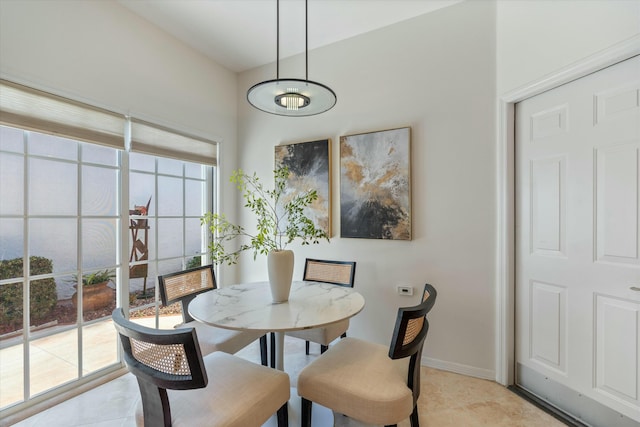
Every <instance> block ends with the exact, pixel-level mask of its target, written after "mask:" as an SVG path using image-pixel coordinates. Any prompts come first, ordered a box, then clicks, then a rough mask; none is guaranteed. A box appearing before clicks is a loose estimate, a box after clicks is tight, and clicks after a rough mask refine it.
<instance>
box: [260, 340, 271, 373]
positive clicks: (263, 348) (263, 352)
mask: <svg viewBox="0 0 640 427" xmlns="http://www.w3.org/2000/svg"><path fill="white" fill-rule="evenodd" d="M260 362H261V363H262V366H269V360H268V359H267V334H264V335H263V336H261V337H260Z"/></svg>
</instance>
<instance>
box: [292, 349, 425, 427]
mask: <svg viewBox="0 0 640 427" xmlns="http://www.w3.org/2000/svg"><path fill="white" fill-rule="evenodd" d="M388 354H389V347H388V346H383V345H380V344H376V343H371V342H367V341H363V340H359V339H357V338H350V337H348V338H343V339H341V340H340V341H338V343H336V344H335V345H334V346H332V347H331V348H330V349H329V350H328V351H327V352H325V353H324V354H323V355H322V357H319V358H318V359H316V360H314V361H313V363H311V364H310V365H308V366H307V367H306V368H304V369H303V370H302V371H301V372H300V375H299V377H298V394H299V395H300V396H304V397H305V398H306V399H308V400H311V401H313V402H315V403H318V404H320V405H322V406H326V407H328V408H331V409H333V410H334V411H336V412H338V413H342V414H344V415H347V416H349V417H351V418H354V419H356V420H359V421H363V422H365V423H371V424H383V425H387V424H396V423H398V422H400V421H402V420H404V419H407V418H408V417H409V416H410V415H411V412H412V410H413V406H414V405H413V394H412V391H411V390H410V389H409V387H407V369H408V363H409V360H408V358H405V359H399V360H393V361H392V360H391V359H390V358H389V356H388Z"/></svg>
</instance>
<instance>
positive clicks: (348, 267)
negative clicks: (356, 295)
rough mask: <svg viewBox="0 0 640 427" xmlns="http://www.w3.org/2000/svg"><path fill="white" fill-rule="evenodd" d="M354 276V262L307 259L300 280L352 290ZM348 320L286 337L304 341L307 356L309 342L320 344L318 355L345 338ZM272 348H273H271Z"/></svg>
mask: <svg viewBox="0 0 640 427" xmlns="http://www.w3.org/2000/svg"><path fill="white" fill-rule="evenodd" d="M355 275H356V263H355V261H329V260H320V259H311V258H307V259H306V260H305V263H304V273H303V275H302V276H303V277H302V280H305V281H311V282H323V283H331V284H334V285H340V286H347V287H350V288H353V282H354V280H355ZM348 328H349V319H347V320H343V321H341V322H338V323H334V324H332V325H329V326H324V327H321V328H313V329H305V330H302V331H291V332H287V333H286V335H288V336H291V337H296V338H300V339H303V340H305V354H307V355H308V354H309V342H315V343H318V344H320V353H324V352H325V351H327V348H329V343H331V342H332V341H333V340H335V339H336V338H338V337H343V338H344V337H346V336H347V329H348ZM272 348H273V346H272Z"/></svg>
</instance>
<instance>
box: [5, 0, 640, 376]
mask: <svg viewBox="0 0 640 427" xmlns="http://www.w3.org/2000/svg"><path fill="white" fill-rule="evenodd" d="M639 31H640V0H624V1H616V0H606V1H597V0H591V1H571V0H564V1H561V2H559V1H553V2H551V1H548V2H547V1H517V0H509V1H503V0H499V1H498V2H497V3H495V2H492V1H475V0H474V1H469V2H464V3H461V4H458V5H455V6H452V7H449V8H446V9H443V10H439V11H437V12H434V13H433V14H429V15H426V16H422V17H418V18H416V19H413V20H410V21H407V22H404V23H399V24H396V25H393V26H390V27H387V28H385V29H381V30H378V31H374V32H371V33H369V34H366V35H363V36H359V37H356V38H353V39H350V40H347V41H344V42H340V43H336V44H334V45H331V46H328V47H325V48H322V49H319V50H316V51H313V52H311V53H310V78H311V79H316V80H318V81H320V82H321V83H324V84H327V85H329V86H330V87H332V88H333V89H334V90H335V91H336V93H337V94H338V104H337V105H336V107H335V108H334V109H333V110H331V111H329V112H327V113H325V114H323V115H320V116H315V117H309V118H281V117H275V116H271V115H268V114H264V113H261V112H258V111H256V110H253V109H252V108H251V107H249V106H248V105H247V103H246V102H245V94H246V89H247V88H248V87H250V86H251V85H253V84H254V83H257V82H259V81H261V80H264V79H272V78H274V74H275V69H274V67H273V65H272V66H267V67H262V68H260V69H257V70H252V71H250V72H246V73H243V74H241V75H239V76H236V75H235V74H233V73H231V72H230V71H228V70H226V69H224V68H222V67H220V66H218V65H216V64H215V63H213V62H211V61H210V60H208V59H206V58H205V57H204V56H202V55H201V54H199V53H197V52H195V51H193V50H191V49H189V48H187V47H185V46H184V45H183V44H182V43H180V42H179V41H177V40H175V39H174V38H172V37H170V36H168V35H166V34H165V33H162V32H161V31H159V30H158V29H157V28H155V27H153V26H151V25H150V24H148V23H147V22H146V21H143V20H141V19H140V18H138V17H137V16H135V15H133V14H132V13H130V12H129V11H128V10H127V9H125V8H123V7H121V6H120V5H118V4H117V3H114V2H106V1H86V2H78V1H56V0H50V1H38V2H29V1H0V75H1V76H2V77H4V78H9V79H14V80H18V81H20V82H24V83H30V84H32V85H33V86H36V87H40V88H44V89H50V90H52V91H54V92H57V93H60V94H63V95H64V94H67V95H71V96H73V97H75V98H77V99H81V100H86V101H88V102H91V103H94V104H97V105H101V106H104V107H106V108H110V109H112V110H115V111H121V112H124V113H126V112H129V113H131V114H135V115H138V116H139V117H142V118H147V119H150V120H153V121H156V122H159V123H163V124H166V125H169V126H173V127H176V128H178V129H183V130H187V131H190V132H193V133H197V134H200V135H202V136H205V137H208V138H211V139H216V140H219V141H222V144H221V155H220V157H221V160H222V170H221V187H222V190H223V193H222V196H221V203H222V205H223V206H224V210H225V212H226V213H227V214H228V215H229V216H231V217H233V216H234V213H235V211H236V205H235V200H236V193H235V190H234V188H232V186H230V185H228V183H227V177H228V176H229V175H230V173H231V170H232V169H234V168H235V167H242V168H244V169H246V170H249V171H253V170H255V171H256V172H258V173H259V174H260V175H261V176H262V177H264V179H270V171H271V170H272V168H273V147H274V145H276V144H279V143H288V142H303V141H310V140H315V139H321V138H331V139H332V141H333V156H332V161H333V173H332V175H333V188H332V190H333V203H334V204H333V209H332V214H333V220H334V233H333V239H332V242H331V243H330V244H326V243H323V244H321V245H317V246H311V247H299V246H295V247H294V249H295V250H296V256H297V262H296V272H295V275H296V276H297V277H300V276H301V274H302V261H303V260H304V258H305V257H306V256H311V255H313V256H317V257H326V258H336V259H338V258H340V259H354V260H356V261H357V262H358V269H357V274H356V287H357V288H358V290H359V291H360V292H362V293H363V294H364V296H365V298H366V299H367V307H366V308H365V310H364V311H363V312H362V313H361V314H360V315H359V316H357V317H356V318H355V319H354V320H353V323H352V332H351V333H352V335H354V336H360V337H363V338H367V339H371V340H374V341H378V342H380V343H383V344H388V342H389V337H390V333H391V330H392V327H393V319H394V316H395V311H396V308H397V307H398V306H401V305H409V304H413V303H415V302H416V301H417V300H416V297H414V298H407V297H400V296H397V295H396V294H395V286H396V285H398V284H403V285H404V284H408V285H411V286H413V287H414V288H415V290H416V291H419V289H420V288H421V287H422V285H423V284H424V283H425V282H429V283H432V284H433V285H434V286H436V287H437V289H438V291H439V296H438V302H437V304H436V307H435V308H434V311H433V315H432V316H431V331H430V334H429V337H428V341H427V346H426V347H425V356H427V357H428V358H429V362H430V363H431V364H435V365H438V364H440V365H441V366H444V367H447V368H449V369H453V370H458V371H463V372H469V373H472V374H475V375H479V376H487V377H492V376H493V370H494V359H495V354H494V340H495V334H494V321H495V320H494V319H495V315H496V309H495V304H494V291H495V286H496V284H495V280H496V278H495V272H494V264H495V261H496V260H495V250H496V237H495V234H496V233H495V221H496V219H495V218H496V210H495V205H496V190H495V187H496V185H495V180H496V178H495V168H496V161H495V158H496V143H495V141H496V131H495V128H494V123H495V119H496V117H495V105H496V94H498V95H499V94H502V93H504V92H506V91H508V90H511V89H514V88H516V87H519V86H521V85H523V84H526V83H527V82H530V81H532V80H535V79H539V78H541V77H542V76H544V75H546V74H548V73H550V72H553V71H554V70H557V69H559V68H561V67H563V66H566V65H567V64H570V63H572V62H575V61H576V60H578V59H581V58H584V57H586V56H588V55H590V54H592V53H594V52H597V51H599V50H601V49H604V48H606V47H608V46H610V45H612V44H614V43H616V42H618V41H621V40H624V39H626V38H629V37H631V36H633V35H634V34H638V32H639ZM496 34H497V36H496ZM281 67H282V68H281V75H282V76H287V77H298V78H300V77H303V72H304V70H303V67H304V62H303V58H301V57H297V58H294V59H293V60H287V61H283V62H282V64H281ZM236 85H237V90H236ZM236 109H237V110H236ZM236 111H237V113H236ZM236 114H237V116H236ZM401 126H411V128H412V186H413V191H412V192H413V240H412V241H410V242H401V241H375V240H360V239H341V238H340V237H339V226H340V224H339V213H340V212H339V200H340V197H339V150H338V146H339V136H340V135H348V134H353V133H359V132H368V131H375V130H383V129H389V128H396V127H401ZM236 140H237V141H238V144H236ZM236 145H238V148H237V150H236ZM239 214H240V219H241V220H242V221H243V222H244V223H245V224H250V223H251V219H250V218H247V217H246V216H244V213H243V211H242V210H240V211H239ZM265 263H266V261H265V260H264V257H262V258H258V260H257V261H256V262H254V261H253V260H252V259H251V257H250V256H249V257H247V258H246V259H243V262H242V263H241V267H240V268H239V274H238V275H236V274H235V271H234V270H233V269H228V270H227V269H226V270H225V273H226V274H225V276H224V281H225V282H226V283H230V282H233V281H236V280H238V279H242V280H264V279H265V278H266V267H265ZM440 362H442V363H440Z"/></svg>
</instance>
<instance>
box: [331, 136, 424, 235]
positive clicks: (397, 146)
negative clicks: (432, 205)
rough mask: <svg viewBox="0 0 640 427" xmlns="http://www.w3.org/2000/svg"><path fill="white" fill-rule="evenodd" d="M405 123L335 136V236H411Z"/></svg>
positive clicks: (408, 142)
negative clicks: (337, 159)
mask: <svg viewBox="0 0 640 427" xmlns="http://www.w3.org/2000/svg"><path fill="white" fill-rule="evenodd" d="M410 153H411V128H409V127H405V128H399V129H390V130H383V131H378V132H369V133H361V134H356V135H347V136H341V137H340V237H352V238H363V239H391V240H411V170H410Z"/></svg>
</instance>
